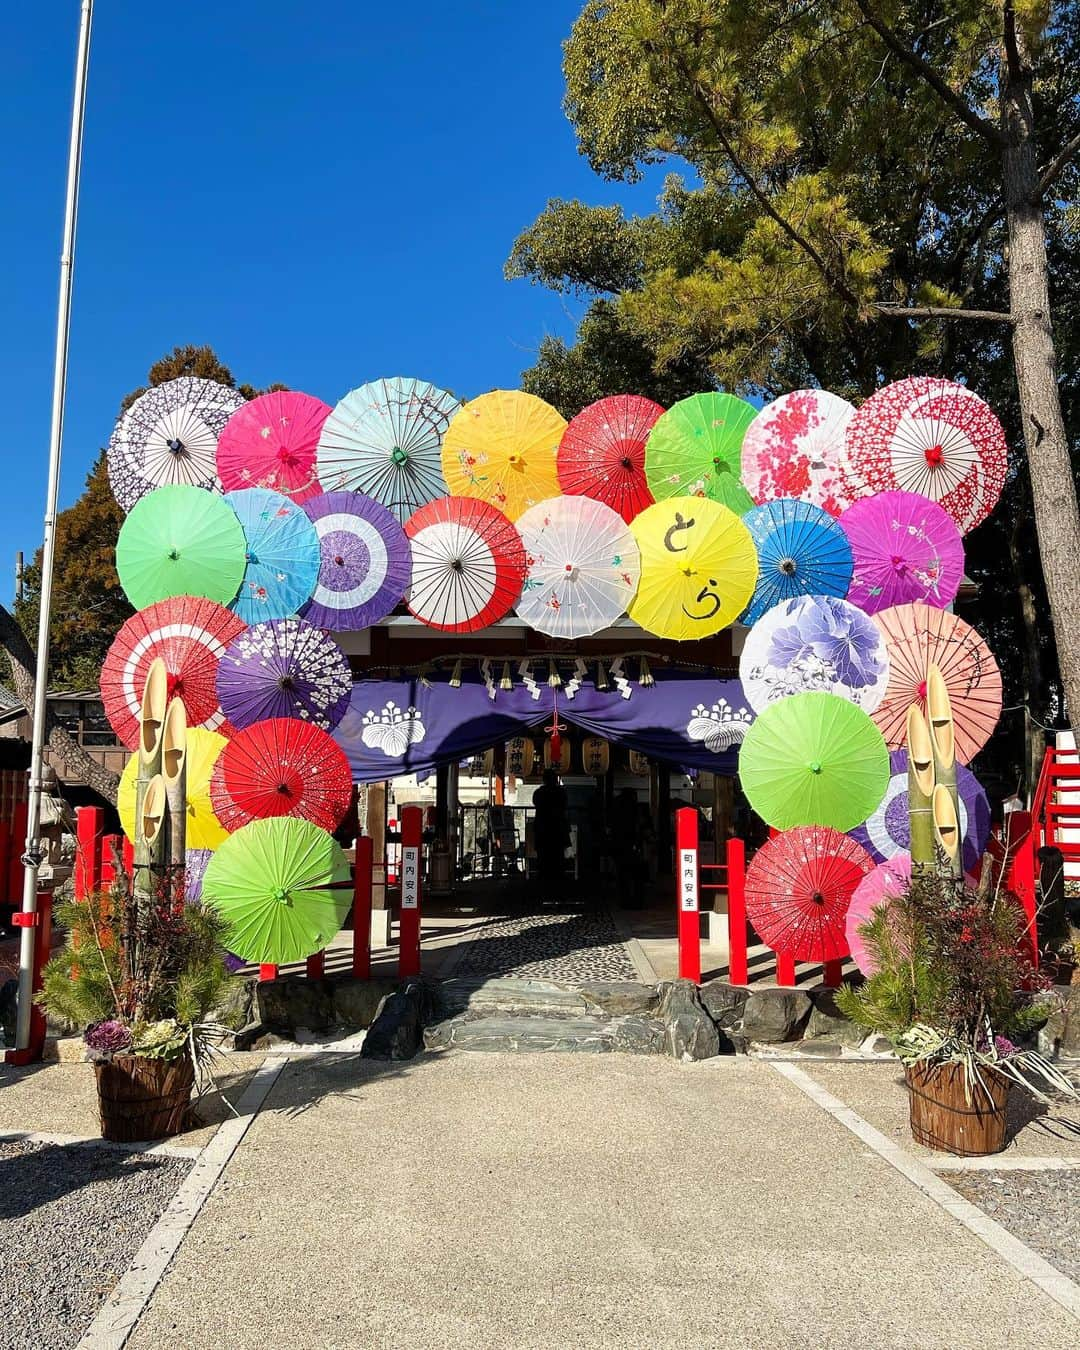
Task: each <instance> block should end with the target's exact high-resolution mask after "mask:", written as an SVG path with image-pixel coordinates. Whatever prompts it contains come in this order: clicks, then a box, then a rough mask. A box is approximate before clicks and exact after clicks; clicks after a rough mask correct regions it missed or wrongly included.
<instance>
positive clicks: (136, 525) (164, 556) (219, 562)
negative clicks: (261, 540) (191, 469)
mask: <svg viewBox="0 0 1080 1350" xmlns="http://www.w3.org/2000/svg"><path fill="white" fill-rule="evenodd" d="M245 549H246V545H245V543H244V531H243V528H242V526H241V524H240V522H239V520H237V518H236V512H235V511H234V510H233V509H232V507H231V506H230V505H229V503H228V502H227V501H226V500H225V498H224V497H220V496H218V494H217V493H215V492H208V491H206V489H205V488H197V487H186V486H183V485H180V484H173V485H170V486H169V487H159V488H155V490H154V491H153V492H148V493H147V494H146V496H145V497H143V498H142V500H141V501H139V502H137V503H136V504H135V506H134V507H133V508H132V510H131V513H130V515H129V516H128V518H127V520H125V521H124V523H123V525H122V526H121V528H120V537H119V539H117V541H116V570H117V571H118V572H119V573H120V584H121V586H123V588H124V594H125V595H126V596H127V598H128V599H129V600H130V601H131V603H132V604H133V605H134V606H135V608H136V609H145V608H146V606H147V605H153V604H156V603H157V602H158V601H159V600H167V599H169V598H170V597H171V596H174V595H204V596H206V597H207V598H208V599H210V600H216V601H217V602H218V603H219V604H222V605H227V604H228V603H229V601H230V600H232V599H233V597H234V596H235V595H236V592H237V591H238V590H239V589H240V582H241V580H242V579H243V575H244V561H245Z"/></svg>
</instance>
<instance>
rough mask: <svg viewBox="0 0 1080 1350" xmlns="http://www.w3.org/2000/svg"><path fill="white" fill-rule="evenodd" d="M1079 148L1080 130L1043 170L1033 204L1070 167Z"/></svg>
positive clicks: (1035, 203)
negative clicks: (1070, 162)
mask: <svg viewBox="0 0 1080 1350" xmlns="http://www.w3.org/2000/svg"><path fill="white" fill-rule="evenodd" d="M1078 150H1080V131H1078V132H1077V133H1076V135H1075V136H1073V137H1072V139H1071V140H1068V141H1066V142H1065V144H1064V145H1063V146H1062V147H1061V149H1060V150H1059V151H1058V153H1057V154H1056V155H1055V156H1054V158H1053V159H1052V160H1051V161H1050V163H1049V165H1047V167H1046V169H1045V170H1044V171H1043V175H1042V177H1041V178H1040V179H1039V184H1038V187H1036V189H1035V201H1034V202H1033V203H1032V205H1037V204H1038V202H1039V201H1040V199H1041V198H1042V197H1043V196H1044V195H1045V193H1046V189H1047V188H1048V187H1050V186H1051V185H1052V184H1053V183H1054V182H1055V180H1056V179H1058V178H1059V177H1060V176H1061V174H1062V172H1063V171H1064V170H1065V169H1067V168H1068V166H1069V161H1070V160H1072V159H1074V158H1075V156H1076V152H1077V151H1078Z"/></svg>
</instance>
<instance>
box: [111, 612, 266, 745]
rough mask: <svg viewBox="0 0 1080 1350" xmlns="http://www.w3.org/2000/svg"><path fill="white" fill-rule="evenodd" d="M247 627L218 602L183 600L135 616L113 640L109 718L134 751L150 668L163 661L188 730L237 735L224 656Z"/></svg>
mask: <svg viewBox="0 0 1080 1350" xmlns="http://www.w3.org/2000/svg"><path fill="white" fill-rule="evenodd" d="M245 627H246V625H245V623H244V621H243V619H241V618H238V617H237V615H235V614H234V613H233V612H232V610H230V609H226V608H225V607H224V606H223V605H218V604H215V603H214V601H213V600H205V599H202V598H199V597H197V596H193V595H178V596H176V597H175V598H174V599H172V600H162V601H160V602H159V603H158V604H156V605H148V606H147V608H146V609H141V610H139V612H138V614H133V615H132V616H131V618H130V619H128V621H127V622H126V623H125V624H124V626H123V627H122V628H121V629H120V631H119V633H117V635H116V637H115V638H114V639H113V644H112V646H111V647H110V648H109V653H108V655H107V656H106V657H105V663H104V665H103V666H102V669H101V697H102V701H103V702H104V705H105V716H106V717H107V718H108V719H109V722H110V724H111V725H112V728H113V730H114V731H115V732H116V734H117V736H119V738H120V739H121V740H122V741H123V743H124V744H125V745H126V746H127V747H128V749H129V750H134V749H135V747H136V746H137V745H138V743H139V713H140V711H141V706H142V695H143V688H144V686H145V684H146V674H147V671H148V670H149V669H150V663H151V662H152V661H153V660H154V659H155V657H161V659H162V660H163V661H164V662H165V667H166V669H167V670H168V672H169V697H170V698H174V697H175V698H179V699H181V700H182V701H183V704H184V708H185V710H186V711H187V720H188V726H192V727H207V728H209V729H210V730H211V731H221V732H223V733H225V734H226V735H227V734H228V733H229V732H230V731H231V729H232V728H231V727H230V726H229V724H228V722H227V720H226V718H225V714H224V713H223V712H222V711H221V705H220V703H219V702H218V695H217V670H218V662H219V661H220V660H221V656H222V653H223V652H224V651H225V648H226V647H227V646H228V645H229V643H230V642H232V640H233V639H234V638H236V637H238V636H239V635H240V634H241V633H242V632H243V631H244V628H245Z"/></svg>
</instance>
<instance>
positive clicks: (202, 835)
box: [116, 727, 229, 849]
mask: <svg viewBox="0 0 1080 1350" xmlns="http://www.w3.org/2000/svg"><path fill="white" fill-rule="evenodd" d="M227 744H228V742H227V740H226V738H225V737H224V736H220V735H219V734H218V733H217V732H216V731H205V730H204V729H203V728H202V727H189V728H188V733H187V847H188V848H210V849H213V848H217V846H218V845H219V844H220V843H222V841H223V840H225V839H228V837H229V835H228V832H227V831H226V829H225V828H224V826H223V825H222V824H221V822H220V821H219V820H218V818H217V816H215V815H214V808H213V807H212V806H211V805H210V775H211V774H212V773H213V771H214V765H215V764H216V763H217V757H218V755H220V754H221V752H222V750H224V749H225V746H226V745H227ZM138 773H139V757H138V755H132V756H131V758H130V759H129V760H128V762H127V767H126V768H125V769H124V772H123V773H122V774H121V775H120V788H119V791H118V792H117V794H116V809H117V810H118V811H119V812H120V823H121V825H123V827H124V833H125V834H126V835H127V837H128V838H129V839H132V840H134V838H135V784H136V779H137V778H138Z"/></svg>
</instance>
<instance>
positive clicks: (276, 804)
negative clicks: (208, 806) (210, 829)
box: [210, 717, 352, 832]
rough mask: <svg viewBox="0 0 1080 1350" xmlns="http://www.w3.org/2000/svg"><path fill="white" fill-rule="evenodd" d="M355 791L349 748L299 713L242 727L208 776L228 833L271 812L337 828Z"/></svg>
mask: <svg viewBox="0 0 1080 1350" xmlns="http://www.w3.org/2000/svg"><path fill="white" fill-rule="evenodd" d="M351 796H352V774H351V773H350V771H349V762H348V760H347V759H346V758H345V752H344V751H343V750H342V749H341V748H340V746H338V744H337V743H336V742H335V741H334V740H333V739H332V737H330V736H329V735H328V734H327V733H326V732H325V731H323V729H322V728H321V727H316V726H312V725H311V723H309V722H301V721H299V720H298V719H297V718H295V717H272V718H268V719H267V720H266V721H265V722H256V723H254V724H253V725H252V726H250V727H245V728H244V730H243V731H238V732H237V733H236V735H235V736H234V737H233V739H232V740H231V741H230V742H229V744H228V745H227V746H226V747H225V749H224V750H223V751H222V752H221V754H220V756H219V757H218V761H217V763H216V764H215V766H214V774H213V777H212V778H211V780H210V801H211V803H212V805H213V808H214V814H215V815H216V816H217V818H218V820H220V821H221V823H222V825H224V826H225V828H226V829H227V830H229V831H230V832H232V831H234V830H238V829H240V827H241V826H243V825H248V824H250V823H251V821H253V820H267V819H269V818H270V817H271V816H297V817H299V818H300V819H301V820H310V821H311V822H312V824H313V825H318V826H319V828H320V829H323V830H335V829H337V827H338V825H339V824H340V823H341V818H342V817H343V816H344V814H345V812H346V810H347V809H348V806H349V801H350V798H351Z"/></svg>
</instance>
